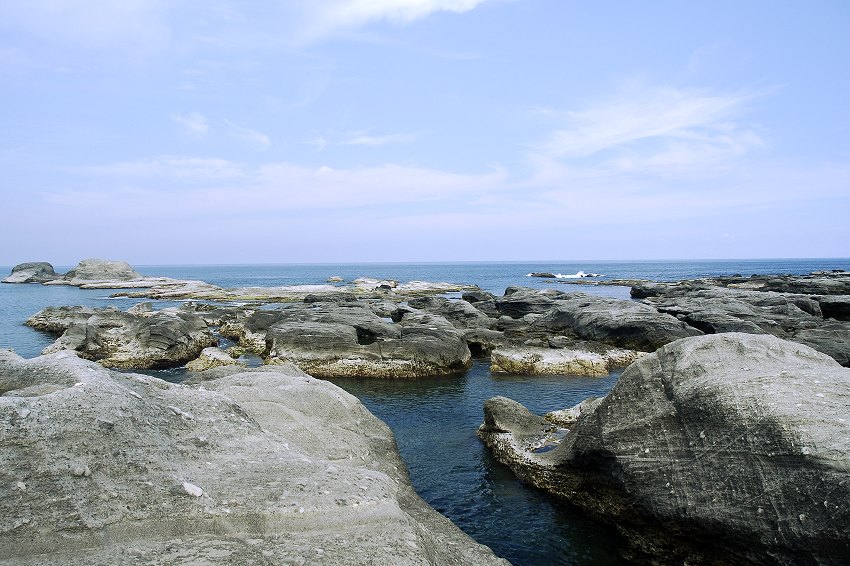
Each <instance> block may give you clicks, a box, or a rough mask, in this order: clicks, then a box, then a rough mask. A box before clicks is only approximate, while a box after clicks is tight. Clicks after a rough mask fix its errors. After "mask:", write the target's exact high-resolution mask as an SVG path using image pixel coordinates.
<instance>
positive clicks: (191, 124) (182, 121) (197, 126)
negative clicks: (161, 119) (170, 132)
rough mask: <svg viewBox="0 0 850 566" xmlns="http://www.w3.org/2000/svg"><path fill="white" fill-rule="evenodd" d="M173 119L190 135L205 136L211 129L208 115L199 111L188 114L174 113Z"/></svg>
mask: <svg viewBox="0 0 850 566" xmlns="http://www.w3.org/2000/svg"><path fill="white" fill-rule="evenodd" d="M171 119H172V120H173V121H175V122H176V123H177V124H179V125H180V126H181V127H182V129H183V132H184V133H185V134H188V135H190V136H195V137H203V136H205V135H207V133H208V132H209V130H210V125H209V121H208V120H207V117H206V116H204V115H203V114H200V113H198V112H192V113H191V114H186V115H183V114H172V115H171Z"/></svg>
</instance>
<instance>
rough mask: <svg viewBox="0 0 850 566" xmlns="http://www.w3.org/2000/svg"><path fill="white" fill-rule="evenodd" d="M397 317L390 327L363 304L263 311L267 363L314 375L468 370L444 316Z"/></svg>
mask: <svg viewBox="0 0 850 566" xmlns="http://www.w3.org/2000/svg"><path fill="white" fill-rule="evenodd" d="M258 314H259V313H255V314H254V315H252V318H255V317H257V315H258ZM401 314H402V317H401V319H400V321H399V322H398V323H393V322H390V321H386V320H384V319H382V318H381V317H379V316H377V315H376V314H374V312H372V311H371V310H370V309H368V308H365V307H363V306H359V305H353V306H347V305H335V304H327V303H325V304H316V305H314V306H313V307H312V308H302V307H300V306H299V307H297V308H288V309H281V310H280V311H275V312H274V314H266V313H263V315H261V316H265V317H267V320H266V321H264V322H265V323H269V326H267V330H266V333H265V336H266V346H267V354H268V360H267V363H275V362H276V361H277V360H282V361H286V362H291V363H294V364H295V365H297V366H298V367H299V368H301V369H302V370H303V371H306V372H308V373H310V374H311V375H315V376H317V377H350V376H360V377H381V378H414V377H424V376H437V375H452V374H457V373H462V372H464V371H465V370H467V369H469V367H470V365H471V364H472V360H471V354H470V351H469V348H468V346H467V344H466V341H465V340H464V339H463V336H462V335H461V334H460V333H459V332H458V331H457V330H456V329H455V327H454V326H452V325H451V324H450V323H449V322H448V321H447V320H446V319H445V318H443V317H441V316H438V315H433V314H429V313H425V312H420V311H413V312H403V313H401ZM275 319H276V320H275ZM246 326H247V325H246ZM257 326H258V325H257V324H256V323H254V325H253V328H254V329H256V328H257Z"/></svg>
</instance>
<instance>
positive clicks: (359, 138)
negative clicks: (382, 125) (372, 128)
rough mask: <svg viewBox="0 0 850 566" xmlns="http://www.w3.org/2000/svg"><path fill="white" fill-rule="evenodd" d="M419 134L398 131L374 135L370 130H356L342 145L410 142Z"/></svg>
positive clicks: (379, 144) (373, 145)
mask: <svg viewBox="0 0 850 566" xmlns="http://www.w3.org/2000/svg"><path fill="white" fill-rule="evenodd" d="M419 136H420V134H418V133H397V134H386V135H383V136H373V135H370V134H369V133H368V132H355V133H353V134H351V135H350V137H348V138H347V139H345V140H343V141H342V142H340V143H341V144H342V145H365V146H372V147H375V146H381V145H388V144H394V143H409V142H412V141H414V140H416V139H417V138H418V137H419Z"/></svg>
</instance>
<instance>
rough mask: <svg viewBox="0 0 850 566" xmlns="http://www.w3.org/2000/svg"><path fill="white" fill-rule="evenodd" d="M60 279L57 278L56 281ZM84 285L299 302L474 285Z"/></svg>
mask: <svg viewBox="0 0 850 566" xmlns="http://www.w3.org/2000/svg"><path fill="white" fill-rule="evenodd" d="M56 283H59V282H56ZM82 287H83V288H92V289H95V288H110V287H119V288H124V287H126V288H134V287H137V288H139V289H140V290H137V291H122V292H119V293H115V294H113V295H112V296H113V297H129V298H132V299H145V298H147V299H165V300H182V299H191V300H198V301H228V302H232V301H238V302H245V301H251V302H263V303H291V302H300V301H303V300H305V299H306V298H307V297H310V302H319V301H323V300H326V299H323V298H322V297H328V298H329V299H332V300H334V301H337V302H341V301H343V300H349V298H351V299H356V298H361V299H384V298H390V299H393V300H398V301H402V300H405V299H408V298H413V297H421V296H427V295H437V294H441V293H450V292H461V291H466V290H474V289H477V287H475V286H474V285H460V284H455V283H441V282H437V283H431V282H426V281H410V282H409V283H404V284H399V283H398V282H396V281H381V280H377V279H363V278H361V279H357V280H355V281H353V282H352V283H350V284H348V285H331V284H326V285H285V286H281V287H239V288H235V289H223V288H221V287H218V286H216V285H211V284H209V283H204V282H203V281H181V280H176V279H168V278H157V279H154V278H147V277H146V278H144V279H142V280H140V281H137V282H134V281H130V282H125V283H122V284H120V285H119V284H117V283H115V282H111V283H109V282H108V283H103V284H97V283H87V284H84V285H82Z"/></svg>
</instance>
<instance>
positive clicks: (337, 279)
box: [327, 275, 345, 283]
mask: <svg viewBox="0 0 850 566" xmlns="http://www.w3.org/2000/svg"><path fill="white" fill-rule="evenodd" d="M343 281H345V279H343V278H342V277H340V276H339V275H332V276H330V277H328V279H327V282H328V283H342V282H343Z"/></svg>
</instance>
